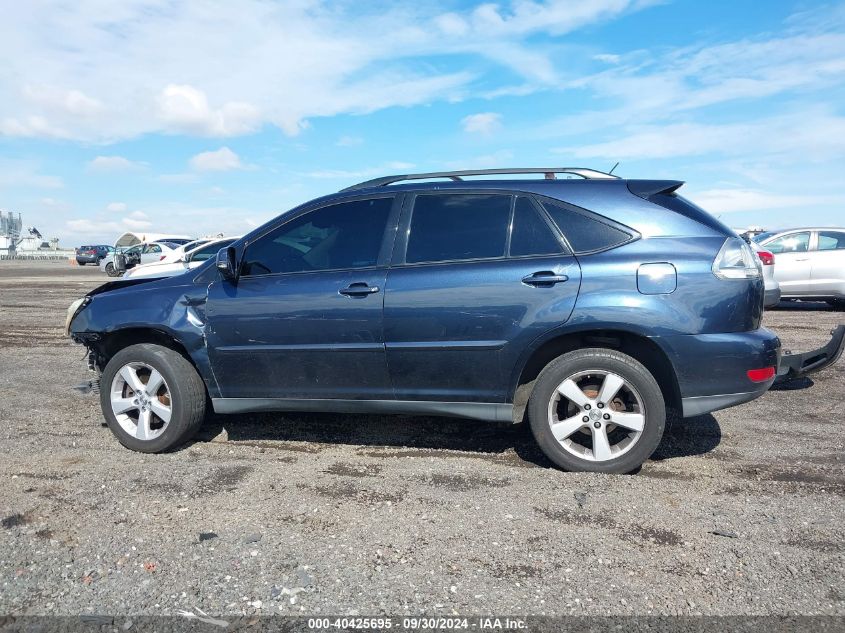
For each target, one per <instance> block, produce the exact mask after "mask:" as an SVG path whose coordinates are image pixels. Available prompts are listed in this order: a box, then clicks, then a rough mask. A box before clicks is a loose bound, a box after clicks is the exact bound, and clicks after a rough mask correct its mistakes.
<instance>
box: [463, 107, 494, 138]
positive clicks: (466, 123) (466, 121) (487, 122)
mask: <svg viewBox="0 0 845 633" xmlns="http://www.w3.org/2000/svg"><path fill="white" fill-rule="evenodd" d="M461 127H462V128H463V129H464V132H468V133H469V134H482V135H484V136H487V135H490V134H492V133H493V132H496V131H498V130H499V129H501V127H502V115H501V114H498V113H496V112H479V113H478V114H470V115H469V116H465V117H464V118H463V119H461Z"/></svg>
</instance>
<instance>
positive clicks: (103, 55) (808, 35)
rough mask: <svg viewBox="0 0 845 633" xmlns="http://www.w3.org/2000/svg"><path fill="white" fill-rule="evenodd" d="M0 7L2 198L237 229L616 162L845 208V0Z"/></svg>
mask: <svg viewBox="0 0 845 633" xmlns="http://www.w3.org/2000/svg"><path fill="white" fill-rule="evenodd" d="M3 13H4V15H3V20H2V21H0V50H2V63H0V209H5V210H9V211H14V212H20V213H21V214H22V215H23V219H24V224H25V225H26V226H35V227H37V228H38V229H39V231H41V233H42V234H43V235H44V237H45V238H51V237H59V238H60V239H61V243H62V245H64V246H74V245H78V244H81V243H84V242H101V243H114V241H115V239H116V238H117V236H118V235H119V234H120V233H121V232H123V231H126V230H137V231H155V232H165V233H174V234H186V235H191V236H195V235H205V234H214V233H218V232H224V233H226V234H229V235H240V234H243V233H245V232H248V231H249V230H250V229H252V228H254V227H256V226H258V225H260V224H262V223H263V222H265V221H267V220H269V219H271V218H272V217H275V216H276V215H278V214H280V213H282V212H284V211H286V210H288V209H290V208H292V207H294V206H296V205H298V204H300V203H302V202H305V201H307V200H309V199H311V198H314V197H317V196H320V195H325V194H328V193H331V192H333V191H337V190H338V189H341V188H343V187H345V186H348V185H351V184H354V183H356V182H358V181H361V180H366V179H368V178H372V177H376V176H380V175H387V174H393V173H408V172H414V171H434V170H450V169H461V168H484V167H517V166H530V167H534V166H580V167H591V168H595V169H600V170H603V171H607V170H609V169H610V168H611V167H612V166H613V165H614V164H615V163H616V162H619V166H618V167H617V168H616V171H615V173H616V174H618V175H621V176H623V177H626V178H667V179H678V180H684V181H686V184H685V185H684V187H683V188H682V190H681V191H680V193H682V194H683V195H685V196H686V197H688V198H690V199H692V200H693V201H695V202H697V203H698V204H700V205H701V206H703V207H704V208H705V209H707V210H708V211H710V212H711V213H713V214H714V215H717V216H719V217H720V218H721V219H722V220H723V221H725V222H726V223H727V224H729V225H731V226H734V227H745V226H749V225H759V226H763V227H765V228H780V227H786V226H794V225H806V224H817V225H837V224H838V225H845V188H843V184H845V179H843V176H842V172H843V159H845V2H832V3H825V2H808V1H798V2H796V1H778V0H771V1H769V2H766V3H762V2H755V1H752V0H739V1H736V0H734V1H732V2H726V1H721V0H713V1H709V2H700V1H698V0H665V1H661V0H545V1H541V0H502V1H500V2H494V3H489V2H466V1H459V0H428V1H427V2H419V1H417V0H414V1H408V2H405V1H402V0H392V1H388V0H371V1H369V2H361V1H360V0H358V1H352V0H349V1H347V0H340V1H334V2H328V1H320V0H287V1H281V0H279V1H271V0H239V1H238V2H225V1H219V2H212V1H200V0H196V1H191V2H174V1H170V0H121V1H120V2H113V1H111V0H75V1H73V2H69V1H67V0H62V1H58V0H41V1H39V2H16V3H8V4H7V5H6V6H5V8H4V9H3Z"/></svg>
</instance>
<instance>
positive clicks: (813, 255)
mask: <svg viewBox="0 0 845 633" xmlns="http://www.w3.org/2000/svg"><path fill="white" fill-rule="evenodd" d="M754 241H755V242H756V243H757V244H759V245H760V246H761V247H763V248H764V249H765V250H767V251H769V252H771V253H773V254H774V256H775V258H776V259H777V264H776V265H775V271H774V272H775V279H777V281H778V283H779V284H780V290H781V296H782V297H783V298H784V299H808V300H818V301H827V302H828V303H829V304H830V305H832V306H834V307H836V308H839V309H845V228H828V227H816V228H800V229H788V230H782V231H769V232H766V233H761V234H760V235H758V236H757V237H755V238H754Z"/></svg>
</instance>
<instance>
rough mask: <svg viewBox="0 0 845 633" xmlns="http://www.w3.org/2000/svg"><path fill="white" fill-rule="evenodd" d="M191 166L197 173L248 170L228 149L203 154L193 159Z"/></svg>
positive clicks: (222, 148)
mask: <svg viewBox="0 0 845 633" xmlns="http://www.w3.org/2000/svg"><path fill="white" fill-rule="evenodd" d="M190 165H191V168H192V169H194V170H196V171H232V170H235V169H245V168H246V165H244V164H243V163H242V162H241V159H240V157H239V156H238V155H237V154H236V153H235V152H233V151H232V150H230V149H229V148H228V147H221V148H220V149H218V150H215V151H211V152H201V153H199V154H197V155H196V156H194V157H193V158H191V160H190Z"/></svg>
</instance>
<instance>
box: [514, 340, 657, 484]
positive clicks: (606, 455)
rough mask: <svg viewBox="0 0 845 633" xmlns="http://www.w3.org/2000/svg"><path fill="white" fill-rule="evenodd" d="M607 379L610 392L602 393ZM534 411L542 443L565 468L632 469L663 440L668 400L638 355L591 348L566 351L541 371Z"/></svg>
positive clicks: (535, 431)
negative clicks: (634, 357) (565, 394)
mask: <svg viewBox="0 0 845 633" xmlns="http://www.w3.org/2000/svg"><path fill="white" fill-rule="evenodd" d="M611 376H612V377H613V378H610V377H611ZM609 378H610V382H607V383H606V382H605V381H606V380H608V379H609ZM620 381H621V383H622V384H621V385H620V386H619V387H618V388H616V391H614V387H615V385H617V384H619V382H620ZM570 382H571V384H569V383H570ZM565 383H566V384H565ZM573 385H574V387H575V388H576V389H577V390H578V391H575V390H574V389H573V388H572V387H573ZM605 385H606V386H607V390H608V391H610V392H612V393H611V394H610V397H608V396H606V395H604V394H603V393H602V389H603V388H604V387H605ZM559 387H560V388H561V389H563V391H558V388H559ZM564 392H565V393H568V394H569V395H571V396H572V399H570V398H568V397H566V396H564V395H563V393H564ZM579 394H580V395H579ZM582 396H583V397H582ZM576 400H580V401H581V405H583V406H579V405H577V404H575V401H576ZM600 403H601V404H600ZM528 416H529V421H530V425H531V432H532V433H533V435H534V439H535V440H536V441H537V444H538V445H539V446H540V449H541V450H542V451H543V453H544V454H545V455H546V457H548V458H549V459H550V460H551V461H552V462H554V463H555V464H557V465H558V466H560V467H561V468H563V469H564V470H570V471H586V472H600V473H629V472H631V471H633V470H636V469H637V468H639V467H640V466H642V465H643V463H644V462H645V461H646V460H647V459H648V458H649V457H650V456H651V454H652V453H653V452H654V451H655V449H657V446H658V444H660V440H661V438H662V437H663V430H664V428H665V426H666V403H665V401H664V399H663V393H662V392H661V391H660V386H659V385H658V384H657V381H656V380H655V379H654V376H652V375H651V373H650V372H649V371H648V370H647V369H646V368H645V367H644V366H643V365H642V364H641V363H639V362H638V361H637V360H635V359H633V358H631V357H630V356H628V355H626V354H622V353H621V352H617V351H615V350H610V349H602V348H588V349H581V350H576V351H573V352H569V353H567V354H564V355H562V356H560V357H558V358H556V359H555V360H553V361H552V362H551V363H549V364H548V365H547V366H546V368H545V369H543V371H542V372H540V375H539V376H538V378H537V382H536V383H535V385H534V390H533V391H532V393H531V397H530V398H529V400H528ZM608 416H610V419H609V421H608V420H607V419H606V418H607V417H608ZM585 418H587V420H586V421H585ZM553 421H554V423H555V429H556V430H555V431H553V430H552V422H553ZM623 421H624V424H623ZM628 426H630V427H632V428H627V427H628ZM637 427H639V429H640V430H637ZM572 429H575V430H572ZM571 430H572V431H571ZM570 431H571V432H570ZM556 434H557V435H558V436H559V437H561V439H560V441H559V440H558V439H557V437H556ZM602 434H603V437H604V438H605V439H604V440H602V439H601V437H602ZM594 442H595V443H594Z"/></svg>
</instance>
